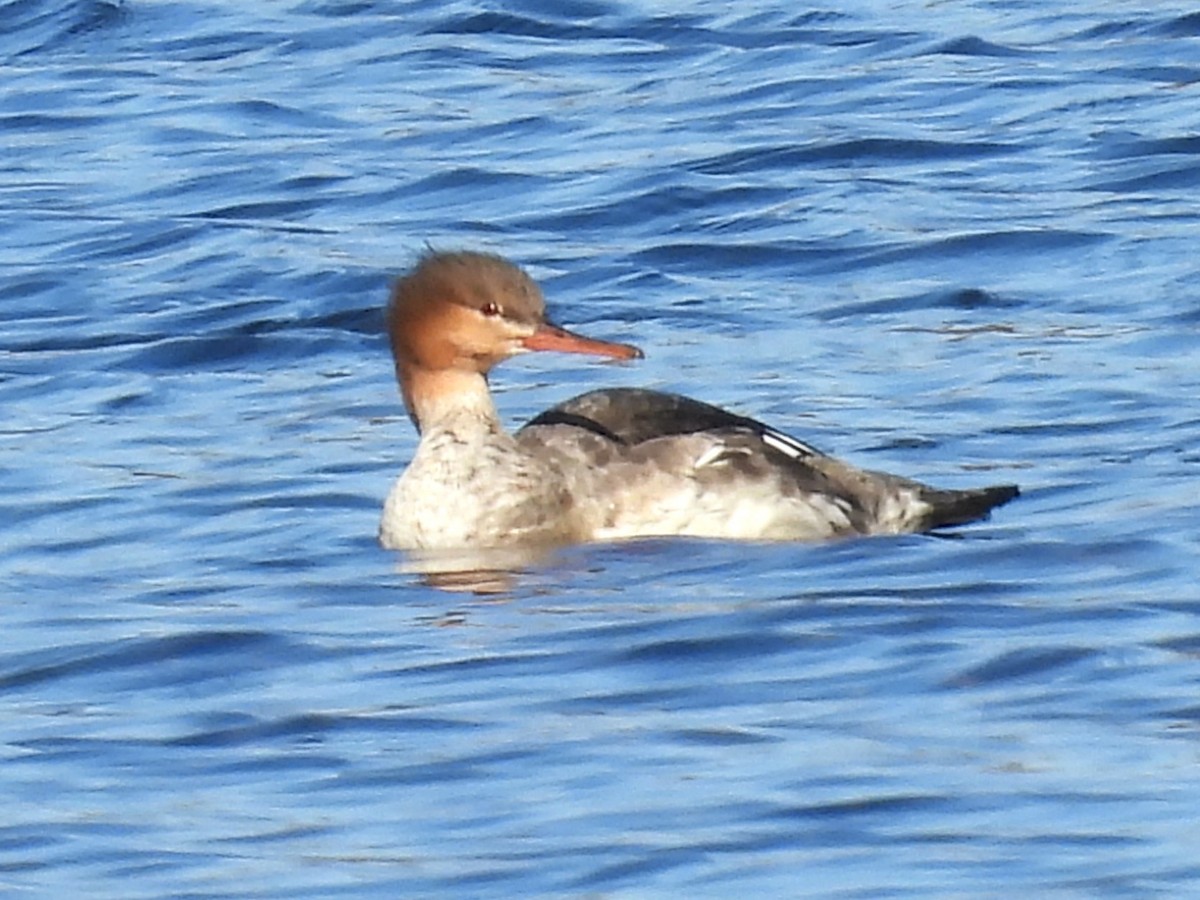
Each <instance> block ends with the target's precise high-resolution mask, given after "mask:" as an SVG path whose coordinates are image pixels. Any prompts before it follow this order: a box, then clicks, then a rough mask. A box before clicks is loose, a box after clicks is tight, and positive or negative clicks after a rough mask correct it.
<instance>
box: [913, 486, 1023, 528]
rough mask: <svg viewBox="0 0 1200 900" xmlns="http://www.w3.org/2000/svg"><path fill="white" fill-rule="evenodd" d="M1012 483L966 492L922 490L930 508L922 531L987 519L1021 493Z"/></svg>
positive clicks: (923, 498)
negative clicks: (998, 507) (991, 513)
mask: <svg viewBox="0 0 1200 900" xmlns="http://www.w3.org/2000/svg"><path fill="white" fill-rule="evenodd" d="M1020 494H1021V491H1020V489H1019V488H1018V487H1017V486H1016V485H1015V484H998V485H996V486H994V487H985V488H975V489H972V490H966V491H940V490H937V489H935V488H930V489H929V490H927V491H923V492H922V494H921V499H922V500H924V501H925V502H926V503H928V504H929V505H930V507H931V509H930V510H929V513H928V514H927V515H926V517H925V522H924V525H923V527H922V529H921V530H922V531H933V530H934V529H935V528H951V527H953V526H954V525H966V524H967V523H968V522H975V521H977V520H979V519H986V518H987V517H988V514H989V513H990V512H991V511H992V510H993V509H995V508H996V507H997V506H1001V505H1003V504H1005V503H1007V502H1008V501H1009V500H1011V499H1013V498H1014V497H1018V496H1020Z"/></svg>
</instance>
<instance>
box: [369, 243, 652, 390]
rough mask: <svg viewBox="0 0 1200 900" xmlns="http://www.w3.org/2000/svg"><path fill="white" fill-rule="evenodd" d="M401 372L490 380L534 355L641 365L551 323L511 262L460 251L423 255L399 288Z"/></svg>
mask: <svg viewBox="0 0 1200 900" xmlns="http://www.w3.org/2000/svg"><path fill="white" fill-rule="evenodd" d="M387 319H388V335H389V337H390V338H391V342H392V354H393V355H394V356H395V358H396V371H397V374H399V375H400V376H401V378H402V380H403V375H404V370H405V368H407V367H416V368H420V369H425V370H444V369H457V370H460V371H462V370H466V371H475V372H479V373H481V374H484V375H486V374H487V372H488V370H490V369H491V368H492V366H494V365H496V364H497V363H499V362H501V361H503V360H505V359H507V358H508V357H510V356H515V355H516V354H518V353H525V352H527V351H530V350H560V351H563V352H566V353H591V354H595V355H597V356H608V357H612V358H613V359H637V358H640V357H641V355H642V351H641V350H639V349H638V348H637V347H633V346H630V345H629V344H617V343H610V342H608V341H599V340H593V339H592V338H586V337H583V336H582V335H578V334H573V333H572V332H570V331H567V330H566V329H565V328H560V327H559V326H557V325H554V324H553V323H551V322H549V321H547V319H546V304H545V301H544V300H543V299H542V292H541V290H540V289H539V288H538V286H537V284H536V283H535V282H534V281H533V279H532V278H530V277H529V276H528V275H526V274H525V272H523V271H522V270H521V269H519V268H518V267H517V266H515V265H513V264H512V263H510V262H509V261H508V260H506V259H504V258H502V257H499V256H494V255H492V254H488V253H473V252H470V251H461V252H453V253H439V252H431V253H428V254H426V255H425V256H424V257H423V258H422V259H421V260H420V261H419V262H418V263H417V265H416V267H415V268H413V270H412V271H411V272H409V273H408V274H407V275H405V276H403V277H402V278H401V279H400V280H399V281H397V282H396V284H395V287H394V288H393V289H392V297H391V301H390V302H389V303H388V309H387Z"/></svg>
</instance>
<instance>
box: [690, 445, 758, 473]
mask: <svg viewBox="0 0 1200 900" xmlns="http://www.w3.org/2000/svg"><path fill="white" fill-rule="evenodd" d="M749 455H750V450H749V449H748V448H746V447H730V446H729V445H727V444H724V443H722V442H721V441H716V442H715V443H713V444H712V446H710V447H708V448H706V449H705V451H704V452H703V453H701V454H700V455H699V456H698V457H696V462H695V463H693V465H694V466H695V468H697V469H703V468H704V467H705V466H711V465H713V464H714V463H719V462H722V461H723V460H725V459H727V458H728V457H730V456H749Z"/></svg>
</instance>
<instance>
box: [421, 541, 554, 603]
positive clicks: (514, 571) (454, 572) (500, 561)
mask: <svg viewBox="0 0 1200 900" xmlns="http://www.w3.org/2000/svg"><path fill="white" fill-rule="evenodd" d="M553 553H554V548H552V547H544V546H543V547H487V548H477V549H471V548H462V549H455V550H413V551H409V552H406V553H404V554H402V555H401V557H400V562H399V571H400V572H402V573H404V574H406V575H419V576H420V578H421V581H422V582H423V583H425V584H427V585H429V586H430V587H435V588H438V589H439V590H443V591H454V592H461V593H471V594H487V595H494V594H504V593H507V592H508V591H511V590H513V589H514V588H515V587H516V585H517V582H518V579H519V576H520V574H521V573H522V572H523V571H525V570H527V569H528V568H529V567H531V566H534V565H537V564H541V563H544V562H545V561H546V560H548V559H549V558H550V557H551V556H552V555H553Z"/></svg>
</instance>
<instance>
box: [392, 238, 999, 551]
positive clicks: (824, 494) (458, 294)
mask: <svg viewBox="0 0 1200 900" xmlns="http://www.w3.org/2000/svg"><path fill="white" fill-rule="evenodd" d="M387 318H388V334H389V336H390V338H391V344H392V353H393V356H394V357H395V362H396V376H397V378H398V379H399V381H400V390H401V392H402V393H403V395H404V403H405V405H406V406H407V408H408V414H409V416H410V418H411V419H412V421H413V424H415V425H416V427H417V430H418V432H420V443H419V444H418V446H417V452H416V454H415V455H414V457H413V460H412V462H411V463H410V464H409V466H408V468H407V469H406V470H405V471H404V473H403V474H402V475H401V476H400V478H399V479H398V480H397V481H396V483H395V486H394V487H393V488H392V490H391V493H390V494H389V495H388V498H387V502H386V503H385V505H384V509H383V521H382V522H381V524H380V528H379V538H380V541H381V542H382V543H383V545H384V546H385V547H389V548H396V549H414V550H416V549H421V550H443V549H470V548H490V547H514V546H517V547H519V546H546V545H555V544H566V543H574V542H582V541H606V540H617V539H622V538H637V537H649V536H667V535H690V536H695V537H710V538H731V539H748V540H755V539H757V540H820V539H823V538H833V537H839V536H844V535H867V534H903V533H912V532H924V531H931V530H934V529H938V528H945V527H949V526H954V525H961V524H964V523H966V522H972V521H974V520H976V519H982V518H985V517H986V516H987V515H988V513H989V511H990V510H991V509H992V508H993V507H996V506H999V505H1000V504H1002V503H1006V502H1007V501H1009V500H1011V499H1012V498H1013V497H1016V496H1017V494H1018V490H1017V487H1016V486H1015V485H1000V486H995V487H985V488H978V489H974V490H938V489H936V488H931V487H928V486H926V485H923V484H920V483H918V482H916V481H910V480H908V479H905V478H900V477H897V476H895V475H887V474H884V473H881V472H869V471H866V470H863V469H857V468H855V467H853V466H851V465H849V464H847V463H844V462H841V461H839V460H837V459H834V458H833V457H832V456H828V455H826V454H824V453H822V452H821V451H819V450H817V449H815V448H813V447H811V446H809V445H808V444H805V443H803V442H801V441H798V440H796V439H795V438H793V437H790V436H788V435H786V434H783V433H782V432H779V431H776V430H775V429H773V428H770V427H769V426H767V425H763V424H762V423H760V422H757V421H755V420H754V419H749V418H746V417H745V416H740V415H737V414H735V413H731V412H726V411H725V410H722V409H718V408H717V407H715V406H709V405H708V404H706V403H701V402H699V401H697V400H691V399H688V398H687V397H681V396H678V395H676V394H667V393H660V392H658V391H646V390H635V389H628V388H612V389H608V390H599V391H592V392H590V393H586V394H582V395H580V396H578V397H575V398H574V399H572V400H567V401H566V402H565V403H561V404H559V405H558V406H555V407H553V408H552V409H549V410H547V411H546V412H544V413H542V414H541V415H539V416H538V417H537V418H535V419H533V420H532V421H531V422H529V424H527V425H525V426H524V427H523V428H522V429H521V430H520V431H518V432H517V433H516V434H515V435H511V434H509V433H508V432H506V431H505V430H504V427H503V426H502V425H501V424H500V419H499V417H498V416H497V414H496V407H495V405H494V404H493V402H492V396H491V393H490V392H489V391H488V382H487V376H488V372H490V371H491V369H492V367H493V366H495V365H496V364H497V363H499V362H502V361H504V360H506V359H508V358H509V357H510V356H516V355H517V354H518V353H525V352H527V351H531V350H561V351H565V352H568V353H590V354H595V355H599V356H607V357H611V358H613V359H621V360H629V359H637V358H639V357H641V355H642V352H641V351H640V350H638V349H637V348H636V347H632V346H630V345H628V344H616V343H610V342H608V341H600V340H593V339H591V338H586V337H582V336H580V335H577V334H573V333H572V332H570V331H567V330H565V329H563V328H560V327H558V326H557V325H554V324H551V323H550V322H549V321H548V320H547V319H546V313H545V303H544V301H543V299H542V292H541V291H540V290H539V289H538V286H537V285H536V284H535V283H534V281H533V280H532V279H531V278H530V277H529V276H528V275H526V274H525V272H523V271H522V270H521V269H519V268H518V267H517V266H515V265H513V264H512V263H510V262H508V261H507V260H505V259H503V258H501V257H499V256H492V255H489V254H484V253H473V252H456V253H443V252H431V253H429V254H428V255H426V256H425V257H424V258H423V259H421V260H420V262H419V263H418V264H417V266H416V267H415V268H414V269H413V270H412V271H411V272H409V273H408V274H407V275H405V276H404V277H403V278H401V279H400V280H399V281H398V282H397V283H396V285H395V287H394V289H393V291H392V296H391V302H390V303H389V304H388V310H387Z"/></svg>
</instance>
